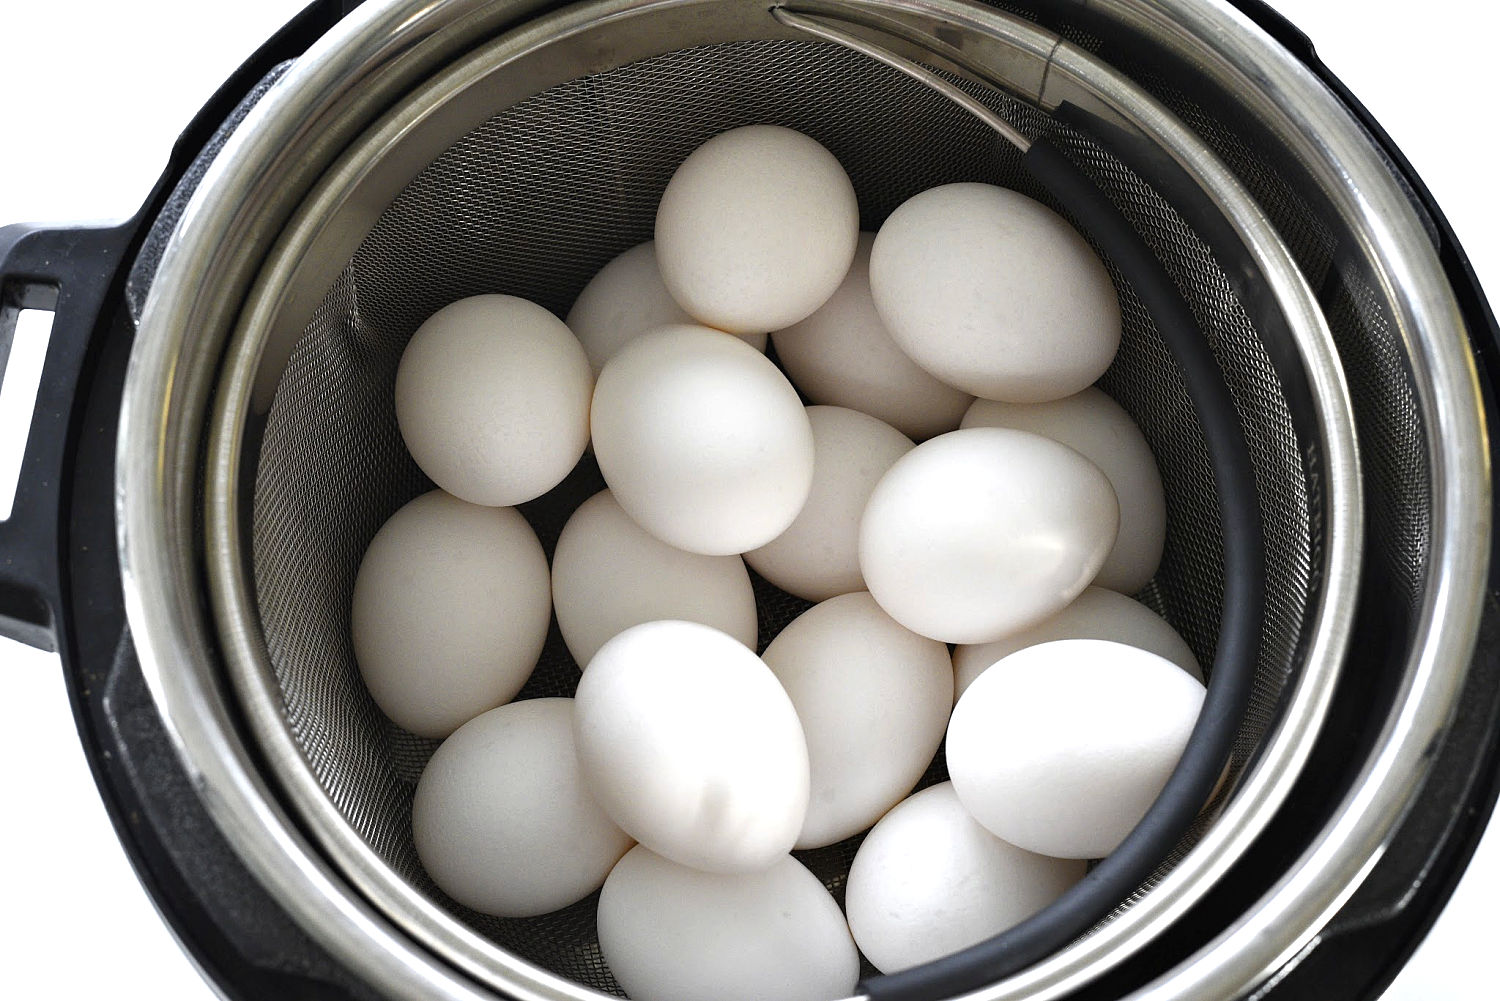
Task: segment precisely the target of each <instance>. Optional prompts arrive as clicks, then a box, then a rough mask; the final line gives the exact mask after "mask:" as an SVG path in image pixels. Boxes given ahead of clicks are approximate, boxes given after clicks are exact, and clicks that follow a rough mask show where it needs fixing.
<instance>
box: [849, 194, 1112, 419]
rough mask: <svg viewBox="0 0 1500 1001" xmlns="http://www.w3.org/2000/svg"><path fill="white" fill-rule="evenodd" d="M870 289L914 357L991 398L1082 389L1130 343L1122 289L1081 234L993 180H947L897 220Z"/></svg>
mask: <svg viewBox="0 0 1500 1001" xmlns="http://www.w3.org/2000/svg"><path fill="white" fill-rule="evenodd" d="M870 291H871V293H872V294H873V295H874V297H875V306H876V308H877V309H879V311H880V317H881V319H882V320H884V321H885V325H886V329H888V330H889V331H890V332H891V337H892V338H894V339H895V341H896V343H897V344H898V345H899V346H900V347H901V349H902V350H903V351H905V352H906V353H907V354H908V355H910V356H911V358H912V360H913V361H915V362H916V363H917V364H918V365H921V366H922V367H923V368H925V369H926V370H927V371H929V372H931V373H932V374H933V375H935V376H937V377H938V378H939V379H941V380H943V381H944V382H946V383H948V384H949V385H950V386H956V387H958V388H959V389H962V390H963V391H964V392H966V393H971V394H973V395H974V396H980V397H983V398H985V399H989V400H1011V401H1014V402H1018V403H1029V402H1036V401H1040V400H1055V399H1059V398H1061V397H1064V396H1069V395H1071V394H1073V393H1076V392H1079V391H1080V390H1082V389H1083V388H1084V387H1086V386H1088V385H1089V384H1091V383H1092V382H1093V381H1094V380H1095V379H1098V378H1099V376H1101V375H1103V374H1104V370H1105V369H1107V368H1108V367H1109V363H1110V362H1111V361H1113V360H1114V357H1115V352H1116V351H1117V350H1118V349H1119V346H1120V304H1119V300H1118V299H1117V298H1116V296H1115V289H1114V285H1112V284H1111V283H1110V278H1109V273H1108V272H1107V271H1105V270H1104V265H1103V264H1101V263H1100V261H1099V258H1098V257H1096V256H1095V255H1094V252H1093V250H1091V249H1090V248H1089V245H1088V244H1087V243H1086V242H1085V241H1084V239H1083V237H1081V236H1079V235H1078V232H1077V231H1076V230H1074V229H1073V227H1072V226H1070V225H1068V223H1067V220H1065V219H1063V218H1062V217H1061V216H1059V215H1058V214H1057V213H1055V212H1053V211H1052V210H1051V209H1049V208H1047V207H1046V206H1045V205H1042V204H1041V203H1040V202H1036V201H1033V200H1032V199H1030V198H1027V197H1026V196H1025V195H1022V194H1020V193H1018V192H1015V191H1010V190H1008V189H1006V188H998V187H995V186H994V185H990V184H973V183H963V184H945V185H943V186H941V187H937V188H932V189H930V190H927V191H924V192H922V193H921V194H918V195H915V196H913V197H912V198H910V199H908V200H907V201H906V202H904V203H903V204H902V205H901V206H900V207H899V208H897V209H896V211H895V212H893V213H891V215H890V218H888V219H887V220H886V221H885V224H884V225H883V226H881V227H880V232H879V233H878V234H876V237H875V246H874V249H873V250H872V251H871V253H870Z"/></svg>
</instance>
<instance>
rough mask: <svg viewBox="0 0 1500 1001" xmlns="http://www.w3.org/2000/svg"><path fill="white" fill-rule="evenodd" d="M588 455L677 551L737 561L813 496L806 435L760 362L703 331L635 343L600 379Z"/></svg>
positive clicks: (794, 401) (801, 417)
mask: <svg viewBox="0 0 1500 1001" xmlns="http://www.w3.org/2000/svg"><path fill="white" fill-rule="evenodd" d="M593 431H594V455H595V456H596V457H597V458H598V460H599V469H600V471H601V472H602V473H603V474H604V481H605V482H606V483H607V484H609V488H610V490H611V491H612V492H613V493H614V495H615V500H617V501H618V502H619V504H620V507H622V508H623V509H624V510H625V513H626V514H628V515H630V517H631V518H633V519H635V521H636V523H637V524H639V525H640V526H641V527H642V528H644V529H645V530H646V531H648V532H650V533H651V534H652V535H654V536H656V537H657V538H658V539H661V540H662V541H663V542H665V543H667V544H668V545H672V546H676V547H677V548H678V549H686V550H687V551H688V552H691V553H703V554H706V555H710V556H725V555H729V554H737V553H743V552H745V551H746V550H748V549H755V548H756V547H758V546H763V545H765V544H766V543H767V542H770V541H771V540H772V539H774V538H776V536H778V535H780V534H781V533H782V532H784V531H786V529H787V526H788V525H790V524H791V523H792V521H793V519H795V518H796V517H797V512H798V511H800V510H802V504H803V502H804V501H806V500H807V494H808V491H809V490H810V489H811V488H812V478H813V435H812V426H811V424H809V423H808V420H807V413H806V411H805V410H804V409H803V407H802V401H801V400H799V399H798V398H797V391H796V390H795V389H793V388H792V384H791V383H789V382H787V381H786V376H784V375H782V374H781V371H780V370H779V369H777V368H776V366H775V365H773V364H772V363H771V361H770V360H769V359H767V358H766V356H765V355H763V354H761V353H760V352H759V351H756V350H755V349H754V348H752V347H750V346H749V345H748V344H746V343H744V342H743V341H740V340H738V339H736V338H733V337H725V336H724V335H723V334H722V333H720V332H719V331H717V330H708V329H706V328H704V327H691V326H683V327H663V328H662V329H660V330H654V331H652V332H651V333H648V334H644V335H642V336H641V337H638V338H636V339H635V340H634V341H633V342H631V343H630V344H628V345H626V346H625V347H624V348H623V349H621V351H620V352H619V353H618V354H616V355H615V356H614V357H613V358H611V359H610V361H609V363H608V364H607V365H605V366H604V371H603V372H601V373H600V374H599V384H598V387H597V388H596V389H595V391H594V407H593Z"/></svg>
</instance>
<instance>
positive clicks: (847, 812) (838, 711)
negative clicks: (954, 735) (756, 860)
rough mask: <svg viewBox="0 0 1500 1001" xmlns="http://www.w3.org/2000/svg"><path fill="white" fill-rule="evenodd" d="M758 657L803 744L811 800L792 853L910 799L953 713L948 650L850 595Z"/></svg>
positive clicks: (797, 623)
mask: <svg viewBox="0 0 1500 1001" xmlns="http://www.w3.org/2000/svg"><path fill="white" fill-rule="evenodd" d="M761 657H762V659H763V660H765V662H766V666H767V667H769V668H770V669H771V670H772V671H773V672H774V673H775V675H776V677H777V679H779V680H780V681H781V684H782V687H783V688H785V689H786V693H787V695H789V696H791V699H792V705H793V706H795V707H796V708H797V718H798V719H800V720H801V721H802V732H803V733H804V734H805V735H806V737H807V756H808V761H809V763H810V765H811V768H812V795H811V797H810V798H809V800H808V804H807V819H806V820H804V821H803V823H802V834H801V835H800V836H799V837H798V838H797V845H796V847H797V848H799V849H800V848H821V847H823V846H824V845H831V844H833V843H834V842H835V841H842V840H844V839H845V838H847V837H851V836H853V835H855V834H858V833H859V832H860V831H863V830H865V829H866V828H868V827H869V826H870V825H871V824H873V823H875V821H877V820H879V819H880V817H881V816H882V815H883V814H884V813H885V812H886V811H887V810H889V809H890V808H891V807H893V806H895V805H896V804H897V803H899V802H900V801H901V798H902V797H903V796H905V795H906V794H907V793H909V792H911V790H912V787H913V786H915V785H916V784H917V782H918V780H920V779H921V777H922V773H923V772H925V771H926V770H927V766H928V765H929V764H931V763H932V757H933V755H934V754H936V753H937V749H938V745H939V744H940V743H942V740H943V731H944V730H945V729H946V728H947V726H948V713H949V711H950V710H951V708H952V706H953V671H952V666H953V665H952V662H951V661H950V660H949V658H948V648H947V647H946V646H944V645H943V644H941V643H939V642H938V641H937V640H930V639H927V638H926V637H925V636H918V635H917V634H916V633H914V632H912V631H911V630H909V629H906V628H904V627H902V626H901V625H899V624H898V623H897V622H896V621H895V620H894V619H892V618H891V617H890V616H889V615H886V614H885V612H883V611H881V609H880V606H879V605H877V604H875V599H874V598H871V597H870V596H869V594H867V593H865V592H864V591H860V592H858V593H856V594H843V595H839V596H838V597H837V598H830V599H828V600H827V601H825V602H823V603H821V604H818V605H814V606H813V607H812V608H810V609H808V610H807V611H806V612H803V613H802V614H801V615H799V616H798V617H797V618H795V619H793V620H792V622H791V623H790V624H789V625H788V626H787V627H786V628H785V629H783V630H782V631H781V633H780V635H778V636H777V637H776V639H774V640H772V641H771V645H770V646H768V647H766V652H765V653H764V654H762V655H761Z"/></svg>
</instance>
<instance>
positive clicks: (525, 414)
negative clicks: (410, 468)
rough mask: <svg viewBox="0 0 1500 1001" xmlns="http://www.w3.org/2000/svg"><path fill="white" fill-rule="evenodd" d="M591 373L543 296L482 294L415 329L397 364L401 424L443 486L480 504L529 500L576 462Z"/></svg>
mask: <svg viewBox="0 0 1500 1001" xmlns="http://www.w3.org/2000/svg"><path fill="white" fill-rule="evenodd" d="M593 391H594V376H593V373H592V372H591V371H590V369H589V362H588V358H587V356H586V355H585V354H584V353H583V348H582V346H581V345H579V343H578V339H577V338H576V337H574V336H573V333H572V331H570V330H569V329H568V328H567V326H566V325H565V324H564V323H563V322H562V321H561V320H559V319H558V318H557V317H555V316H553V315H552V314H551V313H549V312H547V311H546V310H545V309H543V308H542V307H540V306H538V305H537V304H536V303H533V302H527V301H526V300H525V299H519V298H517V297H515V296H512V295H477V296H473V297H471V298H468V299H461V300H459V301H458V302H455V303H453V304H451V305H448V306H444V307H443V308H442V309H440V310H438V311H437V312H436V313H434V314H433V315H432V316H430V317H429V318H428V319H427V321H426V322H425V323H423V324H422V325H421V326H420V327H418V328H417V332H416V333H415V334H413V335H412V339H411V341H410V342H409V343H408V344H407V345H406V350H405V351H404V352H403V353H402V355H401V362H400V365H399V366H398V368H397V369H396V423H397V425H398V426H399V427H400V429H401V437H402V439H403V440H404V441H405V442H406V447H407V449H408V450H409V451H410V452H411V455H412V458H413V459H415V460H416V462H417V465H418V466H420V467H421V469H422V472H424V473H426V474H427V475H428V477H430V478H431V479H432V481H433V482H434V483H436V484H437V485H438V486H439V487H441V488H443V489H444V490H446V491H448V492H449V493H451V494H453V495H454V496H456V497H460V498H462V499H463V500H466V501H469V502H471V503H474V504H487V505H491V506H494V507H504V506H511V505H515V504H521V503H523V502H525V501H529V500H531V499H533V498H535V497H540V496H541V495H542V494H544V493H546V492H547V491H548V490H551V489H552V488H553V487H555V486H557V484H558V483H560V482H562V479H563V477H564V476H567V475H568V473H569V471H571V470H572V468H573V467H574V466H576V465H577V464H578V460H579V458H580V457H582V455H583V450H584V447H585V446H586V445H587V444H588V440H589V400H590V398H591V396H592V394H593Z"/></svg>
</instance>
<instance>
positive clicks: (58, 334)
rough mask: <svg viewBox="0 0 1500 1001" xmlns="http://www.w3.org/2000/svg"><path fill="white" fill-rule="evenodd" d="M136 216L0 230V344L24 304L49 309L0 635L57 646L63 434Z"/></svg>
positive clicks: (1, 546)
mask: <svg viewBox="0 0 1500 1001" xmlns="http://www.w3.org/2000/svg"><path fill="white" fill-rule="evenodd" d="M134 231H135V226H134V224H133V223H125V224H122V225H120V226H117V227H113V228H108V229H44V228H39V227H33V226H25V225H18V226H6V227H4V228H0V346H3V347H5V348H7V349H8V348H9V346H10V343H11V339H12V337H13V336H14V334H15V324H16V319H17V317H18V316H19V314H20V312H21V310H23V309H44V310H51V311H52V312H53V314H54V315H53V320H52V335H51V338H50V340H49V341H48V344H47V356H46V361H45V362H44V364H43V368H42V380H41V384H40V386H39V387H38V389H37V395H36V406H35V409H34V412H33V414H32V418H31V428H30V431H29V433H28V432H27V430H26V429H25V428H0V434H4V435H7V436H14V437H17V438H19V437H20V436H22V435H24V436H25V440H26V451H25V454H24V457H23V458H22V460H21V472H20V477H19V479H18V481H17V484H16V497H15V504H14V507H13V508H12V510H11V516H10V518H9V519H8V520H6V521H4V522H0V636H6V637H9V638H10V639H14V640H19V641H21V642H22V643H26V644H29V645H31V646H35V647H40V648H41V649H43V650H53V649H56V636H55V633H54V630H55V626H56V622H57V610H58V609H59V607H60V602H61V600H62V599H61V596H62V570H61V567H60V555H61V552H62V549H61V543H62V538H61V533H62V527H61V519H62V504H63V500H64V491H65V490H66V488H67V483H66V477H67V455H68V452H69V434H70V431H71V428H72V425H73V420H72V418H73V413H74V407H75V402H76V397H77V393H78V386H79V382H80V380H81V378H82V377H83V375H84V372H85V368H86V364H87V359H88V357H89V344H90V342H91V341H92V339H93V334H94V330H95V327H96V326H97V322H98V319H99V314H100V311H101V309H102V308H103V305H104V302H105V299H106V297H107V295H108V293H109V289H110V288H111V286H112V284H113V280H114V278H115V276H116V274H117V273H118V271H119V269H120V263H121V260H122V259H123V257H124V254H125V247H126V245H127V244H128V243H129V241H130V238H131V235H132V234H133V233H134Z"/></svg>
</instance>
